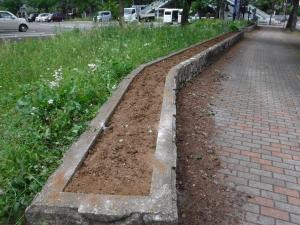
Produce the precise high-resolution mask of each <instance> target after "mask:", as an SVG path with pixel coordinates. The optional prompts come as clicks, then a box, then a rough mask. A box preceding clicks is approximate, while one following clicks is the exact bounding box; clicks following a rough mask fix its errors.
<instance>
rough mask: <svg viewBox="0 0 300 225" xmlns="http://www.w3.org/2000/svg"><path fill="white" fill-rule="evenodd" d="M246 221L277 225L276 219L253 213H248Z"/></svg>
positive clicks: (263, 224) (262, 224)
mask: <svg viewBox="0 0 300 225" xmlns="http://www.w3.org/2000/svg"><path fill="white" fill-rule="evenodd" d="M246 221H248V222H253V223H257V224H261V225H274V224H275V220H274V218H271V217H267V216H262V215H258V214H255V213H251V212H247V214H246Z"/></svg>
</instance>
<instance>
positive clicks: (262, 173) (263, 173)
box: [250, 168, 272, 177]
mask: <svg viewBox="0 0 300 225" xmlns="http://www.w3.org/2000/svg"><path fill="white" fill-rule="evenodd" d="M250 173H252V174H256V175H259V176H265V177H272V172H270V171H265V170H260V169H255V168H250Z"/></svg>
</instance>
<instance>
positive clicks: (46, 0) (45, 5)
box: [27, 0, 59, 12]
mask: <svg viewBox="0 0 300 225" xmlns="http://www.w3.org/2000/svg"><path fill="white" fill-rule="evenodd" d="M27 2H28V4H29V5H30V6H32V7H34V8H37V9H39V10H45V11H46V12H49V10H50V9H51V8H52V7H54V6H55V5H56V4H57V3H58V2H59V0H27Z"/></svg>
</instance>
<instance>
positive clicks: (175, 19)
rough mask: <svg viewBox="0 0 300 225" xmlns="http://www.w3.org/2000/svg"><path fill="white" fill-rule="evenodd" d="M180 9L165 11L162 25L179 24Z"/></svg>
mask: <svg viewBox="0 0 300 225" xmlns="http://www.w3.org/2000/svg"><path fill="white" fill-rule="evenodd" d="M181 14H182V9H165V11H164V18H163V22H164V23H181Z"/></svg>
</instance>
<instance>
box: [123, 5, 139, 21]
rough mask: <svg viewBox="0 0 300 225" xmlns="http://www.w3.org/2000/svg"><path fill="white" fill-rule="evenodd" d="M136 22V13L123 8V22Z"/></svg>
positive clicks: (133, 9) (133, 10)
mask: <svg viewBox="0 0 300 225" xmlns="http://www.w3.org/2000/svg"><path fill="white" fill-rule="evenodd" d="M137 20H138V17H137V12H136V9H135V8H124V21H125V22H135V21H137Z"/></svg>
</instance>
